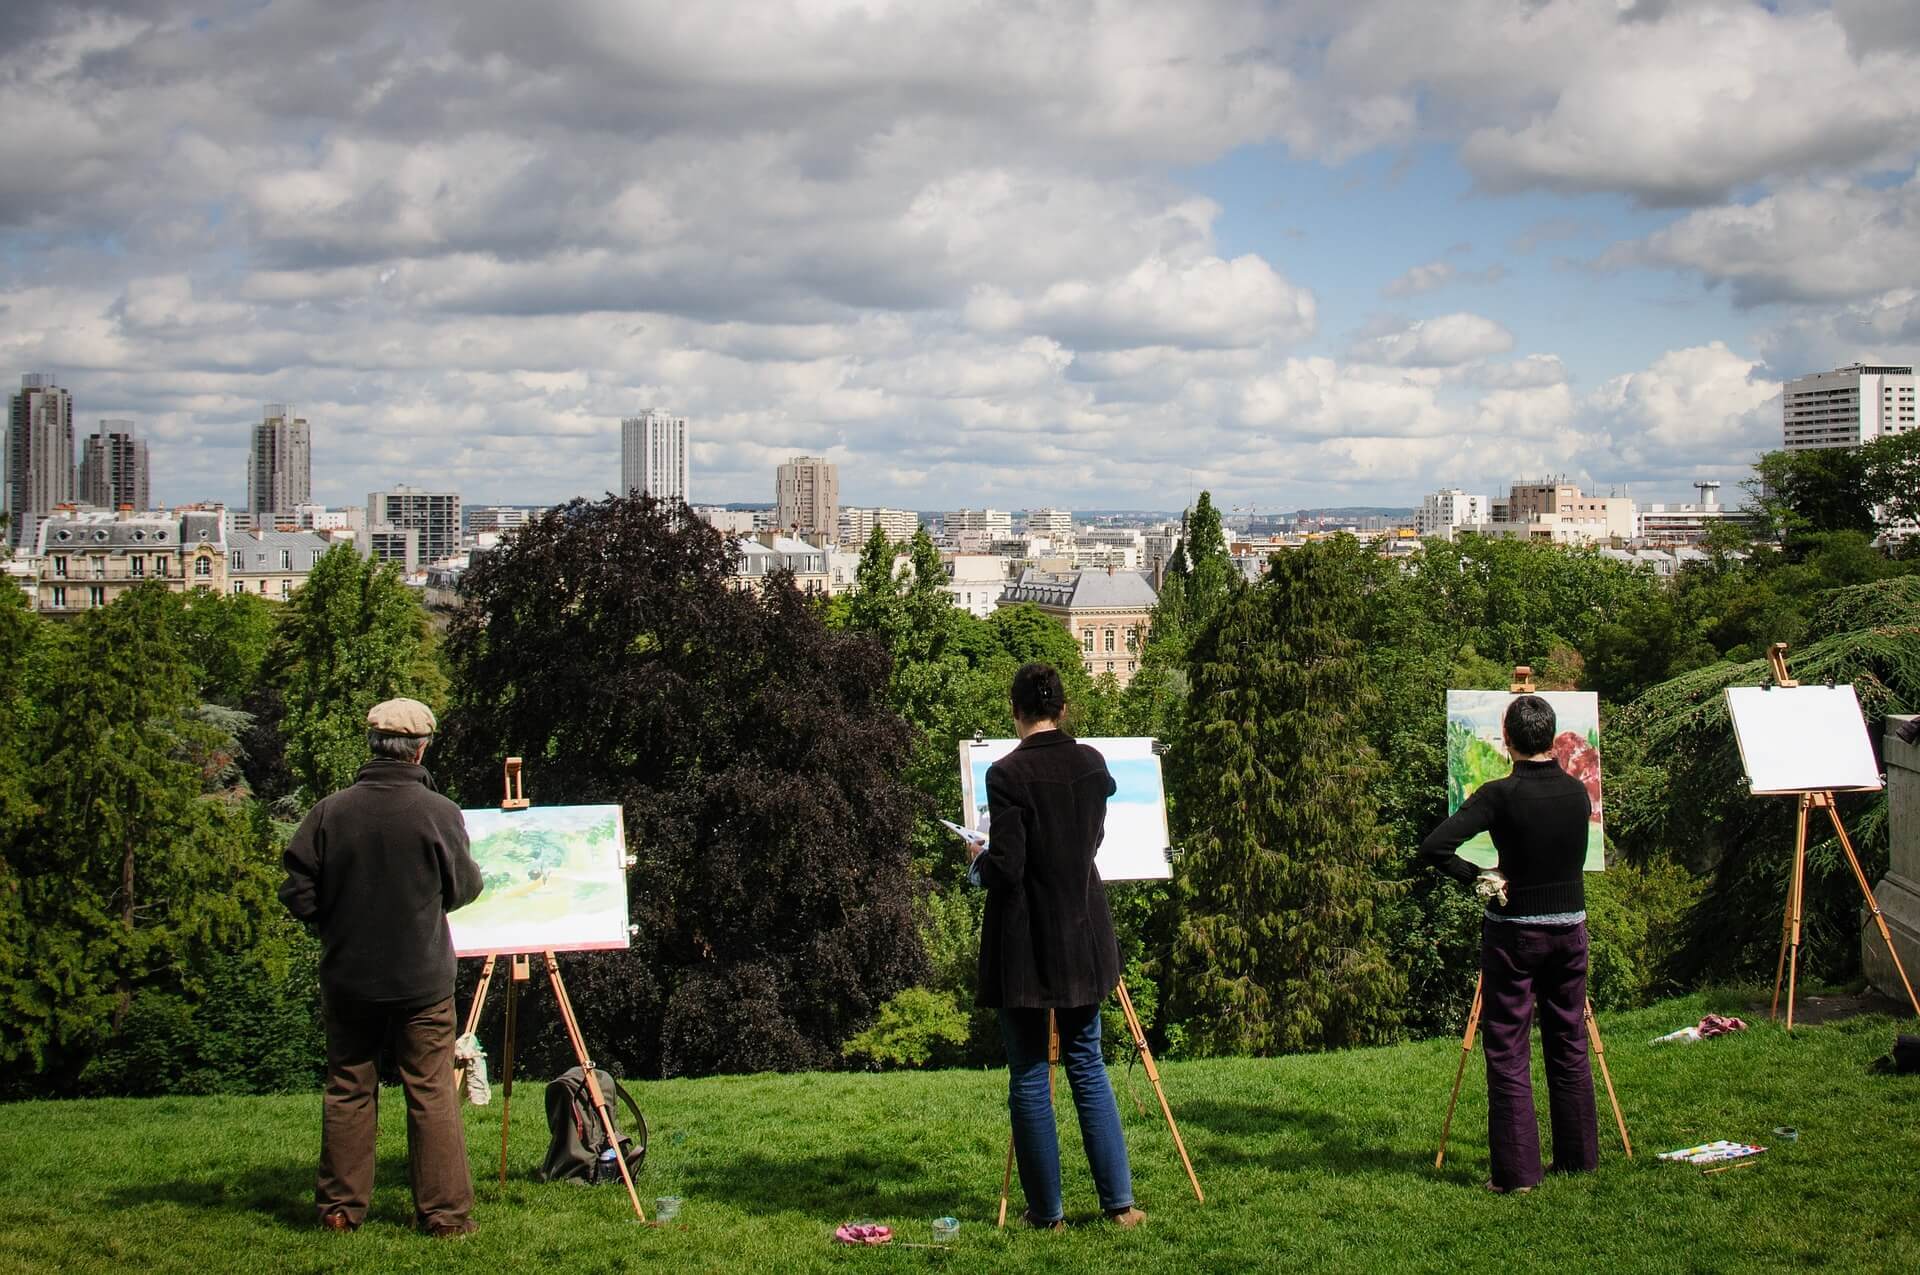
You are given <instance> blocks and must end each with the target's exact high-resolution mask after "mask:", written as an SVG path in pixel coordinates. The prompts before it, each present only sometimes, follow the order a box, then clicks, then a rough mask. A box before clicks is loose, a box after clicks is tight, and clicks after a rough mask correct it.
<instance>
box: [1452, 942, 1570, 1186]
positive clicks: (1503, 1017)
mask: <svg viewBox="0 0 1920 1275" xmlns="http://www.w3.org/2000/svg"><path fill="white" fill-rule="evenodd" d="M1480 973H1481V997H1482V1006H1481V1011H1480V1030H1481V1032H1482V1033H1483V1035H1482V1042H1483V1045H1484V1048H1485V1049H1486V1054H1487V1150H1488V1152H1489V1153H1490V1154H1491V1156H1492V1159H1493V1184H1494V1186H1496V1187H1498V1188H1500V1189H1501V1190H1503V1191H1511V1190H1514V1189H1515V1188H1518V1187H1530V1186H1535V1185H1538V1184H1539V1182H1540V1180H1541V1178H1542V1177H1543V1176H1544V1174H1543V1173H1542V1172H1541V1168H1540V1125H1539V1120H1538V1117H1536V1116H1535V1115H1534V1110H1533V1059H1532V1041H1531V1037H1532V1026H1533V1022H1534V1020H1535V1019H1538V1020H1539V1023H1540V1053H1541V1056H1542V1059H1543V1060H1544V1062H1545V1063H1546V1073H1547V1109H1548V1113H1549V1117H1550V1119H1551V1121H1552V1125H1553V1168H1554V1171H1555V1172H1565V1173H1571V1172H1584V1171H1590V1170H1592V1169H1593V1168H1594V1167H1595V1166H1597V1165H1598V1164H1599V1162H1600V1131H1599V1122H1598V1117H1597V1115H1596V1112H1595V1109H1594V1100H1593V1067H1592V1065H1591V1063H1590V1062H1589V1061H1588V1058H1587V1032H1586V1017H1585V1015H1586V1008H1587V927H1586V924H1585V922H1581V923H1580V924H1577V925H1514V924H1510V923H1508V922H1505V921H1482V922H1481V929H1480Z"/></svg>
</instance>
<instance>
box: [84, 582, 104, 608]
mask: <svg viewBox="0 0 1920 1275" xmlns="http://www.w3.org/2000/svg"><path fill="white" fill-rule="evenodd" d="M87 605H88V606H90V607H103V606H105V605H107V590H106V587H105V586H104V585H98V584H90V585H88V586H87Z"/></svg>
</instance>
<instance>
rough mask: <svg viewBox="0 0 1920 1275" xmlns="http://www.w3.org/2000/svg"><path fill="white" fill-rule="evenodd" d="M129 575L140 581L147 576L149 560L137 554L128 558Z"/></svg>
mask: <svg viewBox="0 0 1920 1275" xmlns="http://www.w3.org/2000/svg"><path fill="white" fill-rule="evenodd" d="M127 574H128V575H131V576H132V577H133V578H134V579H136V580H139V579H142V578H143V577H145V576H146V574H147V560H146V559H145V558H144V557H142V556H140V555H139V554H137V553H136V554H134V555H133V556H132V557H130V558H128V559H127Z"/></svg>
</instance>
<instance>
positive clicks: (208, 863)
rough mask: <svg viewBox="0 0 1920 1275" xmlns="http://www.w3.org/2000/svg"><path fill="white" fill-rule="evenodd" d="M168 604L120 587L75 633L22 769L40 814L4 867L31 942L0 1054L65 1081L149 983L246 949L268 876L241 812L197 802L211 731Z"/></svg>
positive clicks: (187, 976)
mask: <svg viewBox="0 0 1920 1275" xmlns="http://www.w3.org/2000/svg"><path fill="white" fill-rule="evenodd" d="M179 617H180V606H179V600H178V599H177V598H175V597H173V596H171V595H169V594H168V593H167V592H166V590H165V587H164V586H162V585H160V584H157V583H156V584H149V585H147V586H145V587H142V588H138V589H134V590H132V591H130V592H128V593H127V594H125V595H123V596H122V597H121V598H120V599H118V600H117V601H116V602H115V603H114V604H113V605H112V606H110V607H107V608H105V609H104V610H101V611H95V612H91V613H89V614H88V615H86V616H85V617H84V618H83V619H82V620H81V621H80V622H79V629H78V632H77V634H76V635H75V640H74V641H73V643H72V644H71V646H70V648H69V649H67V650H66V651H65V652H64V654H63V656H62V658H60V659H59V660H58V662H57V665H56V668H55V670H54V674H53V677H52V682H51V685H50V686H49V688H48V696H49V699H50V700H51V702H53V703H56V704H58V705H59V707H60V711H59V712H58V713H57V714H54V715H51V716H50V717H49V718H48V726H47V730H46V733H45V736H44V739H43V740H42V742H41V748H40V750H38V753H37V756H36V757H35V765H34V780H33V789H34V791H33V798H34V801H35V803H36V804H37V805H38V806H39V807H40V809H41V811H42V813H41V814H40V816H39V817H38V818H36V819H35V820H34V823H33V827H32V829H31V831H30V832H29V833H27V834H26V835H24V836H23V837H22V839H21V840H20V842H19V843H18V844H17V846H16V850H15V853H14V854H13V855H12V856H11V857H12V862H13V868H14V872H15V873H16V875H17V877H18V879H19V885H20V896H21V903H22V908H21V911H22V914H23V916H24V918H25V920H26V922H27V923H28V927H29V935H28V941H27V943H26V944H25V947H24V951H23V954H22V959H21V963H20V964H21V970H20V972H21V974H22V975H23V977H19V978H16V980H15V981H14V983H13V985H12V986H11V987H10V988H9V989H8V990H7V994H6V1001H7V1007H8V1009H9V1011H10V1012H9V1013H8V1014H7V1015H4V1016H0V1021H4V1023H5V1026H4V1027H0V1056H6V1057H21V1056H25V1057H27V1058H28V1059H30V1060H31V1061H32V1063H33V1066H34V1069H35V1070H46V1069H53V1070H71V1069H72V1068H74V1067H76V1066H77V1065H78V1063H79V1062H80V1061H82V1060H84V1057H85V1054H86V1052H87V1051H88V1050H90V1049H91V1048H93V1047H95V1046H97V1045H98V1044H99V1043H101V1042H102V1041H103V1040H104V1039H106V1037H107V1036H108V1035H109V1034H110V1033H111V1032H112V1030H113V1029H114V1028H116V1027H117V1026H118V1025H119V1023H120V1022H121V1020H122V1019H123V1018H124V1016H125V1015H126V1012H127V1010H128V1009H129V1007H130V1006H131V1004H132V999H133V996H134V994H135V993H136V992H137V991H139V990H142V989H145V988H149V987H156V988H163V989H167V990H169V991H174V992H179V993H182V994H185V995H187V996H193V995H195V994H197V993H198V991H199V990H200V986H199V979H200V977H201V974H202V971H203V970H204V968H205V965H206V962H207V961H208V960H209V959H210V958H211V957H213V956H214V955H216V954H218V953H220V952H223V951H227V950H231V949H232V948H234V947H236V946H239V945H241V944H243V943H244V942H245V940H246V939H247V937H248V935H249V934H250V930H251V925H252V919H253V918H254V917H255V916H257V915H258V914H259V912H260V911H261V909H263V908H264V907H265V906H266V903H267V900H268V898H269V897H270V895H269V886H268V867H267V864H266V863H265V862H264V858H263V856H261V855H259V854H258V853H257V852H256V848H255V846H254V844H253V838H252V837H251V835H250V827H249V821H248V817H247V813H246V810H245V808H244V806H243V805H242V804H240V803H237V802H233V801H229V800H228V799H226V798H224V797H203V795H202V792H203V788H204V787H206V784H205V782H204V781H205V778H206V776H205V774H204V770H203V759H204V758H205V757H206V756H207V755H209V754H210V753H212V752H213V751H215V750H216V749H217V747H218V745H219V743H220V738H221V736H220V732H219V731H218V730H217V729H216V728H214V727H210V726H209V725H208V724H207V723H206V722H205V721H204V720H203V719H202V718H201V716H200V714H199V708H200V702H199V698H198V696H197V694H196V693H195V687H194V678H193V669H192V665H191V663H190V661H189V660H188V658H187V655H186V653H185V651H184V650H183V648H182V645H181V643H180V640H179V634H178V631H177V626H178V624H179Z"/></svg>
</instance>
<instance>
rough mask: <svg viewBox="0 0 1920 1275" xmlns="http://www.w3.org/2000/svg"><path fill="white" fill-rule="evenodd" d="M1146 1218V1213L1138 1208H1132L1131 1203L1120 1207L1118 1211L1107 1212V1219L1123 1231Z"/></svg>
mask: <svg viewBox="0 0 1920 1275" xmlns="http://www.w3.org/2000/svg"><path fill="white" fill-rule="evenodd" d="M1146 1220H1147V1215H1146V1214H1145V1213H1142V1212H1141V1211H1140V1210H1139V1209H1136V1208H1134V1207H1133V1206H1132V1205H1131V1204H1129V1205H1128V1206H1127V1207H1126V1208H1124V1209H1121V1210H1120V1211H1119V1212H1118V1213H1109V1214H1107V1221H1109V1222H1111V1223H1113V1224H1114V1225H1115V1226H1117V1227H1119V1228H1121V1229H1122V1230H1125V1231H1131V1230H1132V1229H1133V1228H1134V1227H1136V1226H1138V1225H1140V1224H1141V1223H1142V1222H1144V1221H1146Z"/></svg>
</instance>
